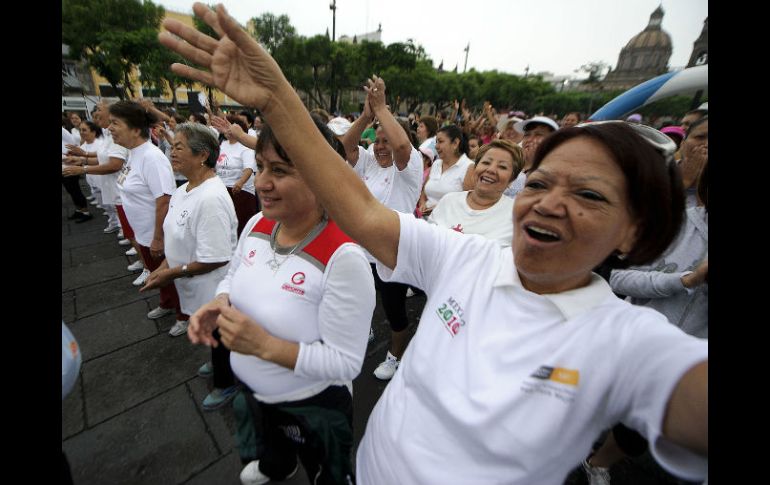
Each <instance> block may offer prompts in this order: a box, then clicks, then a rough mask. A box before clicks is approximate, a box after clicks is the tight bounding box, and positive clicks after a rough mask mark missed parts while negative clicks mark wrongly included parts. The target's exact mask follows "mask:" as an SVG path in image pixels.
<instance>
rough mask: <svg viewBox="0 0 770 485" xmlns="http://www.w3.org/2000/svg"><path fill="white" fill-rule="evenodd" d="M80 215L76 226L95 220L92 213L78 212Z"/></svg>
mask: <svg viewBox="0 0 770 485" xmlns="http://www.w3.org/2000/svg"><path fill="white" fill-rule="evenodd" d="M78 214H80V215H79V216H78V217H77V219H75V224H80V223H81V222H86V221H90V220H91V219H93V218H94V216H93V215H91V213H90V212H78Z"/></svg>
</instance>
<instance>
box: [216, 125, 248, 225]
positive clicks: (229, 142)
mask: <svg viewBox="0 0 770 485" xmlns="http://www.w3.org/2000/svg"><path fill="white" fill-rule="evenodd" d="M226 120H227V122H228V123H229V124H230V125H238V128H239V129H240V132H241V133H245V132H246V131H247V130H248V127H247V126H246V123H245V122H244V121H243V120H242V119H241V118H240V117H238V116H237V115H233V114H228V115H227V117H226ZM222 134H223V135H224V136H225V140H224V141H223V142H222V144H221V146H220V147H219V158H218V159H217V167H216V169H217V175H218V176H219V178H221V179H222V181H223V182H224V183H225V187H227V192H228V193H229V194H230V196H231V197H232V199H233V204H234V205H235V214H236V215H237V216H238V234H240V233H241V231H243V228H244V226H245V225H246V222H247V221H248V220H249V219H250V218H251V217H252V216H253V215H254V214H256V213H257V196H256V192H255V189H254V172H255V171H256V165H255V164H254V150H252V149H250V148H249V147H247V146H246V145H243V144H242V143H240V142H238V141H237V140H236V137H235V136H234V135H233V134H232V132H231V131H230V130H225V131H224V132H223V133H222Z"/></svg>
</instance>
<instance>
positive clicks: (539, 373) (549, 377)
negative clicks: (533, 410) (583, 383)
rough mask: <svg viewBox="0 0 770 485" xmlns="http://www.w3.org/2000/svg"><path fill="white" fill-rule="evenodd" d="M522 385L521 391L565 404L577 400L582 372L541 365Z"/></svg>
mask: <svg viewBox="0 0 770 485" xmlns="http://www.w3.org/2000/svg"><path fill="white" fill-rule="evenodd" d="M529 377H531V378H532V379H526V380H525V381H524V382H523V383H522V384H521V391H522V392H525V393H527V394H540V395H543V396H548V397H554V398H556V399H559V400H560V401H563V402H565V403H571V402H572V401H574V400H575V391H576V388H577V386H578V383H579V382H580V371H578V370H575V369H565V368H564V367H552V366H548V365H541V366H540V367H539V368H537V370H535V371H534V372H533V373H532V374H530V376H529Z"/></svg>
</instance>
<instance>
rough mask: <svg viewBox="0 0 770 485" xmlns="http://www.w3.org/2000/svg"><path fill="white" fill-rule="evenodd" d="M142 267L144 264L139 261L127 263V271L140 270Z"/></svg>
mask: <svg viewBox="0 0 770 485" xmlns="http://www.w3.org/2000/svg"><path fill="white" fill-rule="evenodd" d="M143 269H144V265H143V264H142V262H141V261H134V262H133V263H131V264H129V265H128V270H129V271H141V270H143Z"/></svg>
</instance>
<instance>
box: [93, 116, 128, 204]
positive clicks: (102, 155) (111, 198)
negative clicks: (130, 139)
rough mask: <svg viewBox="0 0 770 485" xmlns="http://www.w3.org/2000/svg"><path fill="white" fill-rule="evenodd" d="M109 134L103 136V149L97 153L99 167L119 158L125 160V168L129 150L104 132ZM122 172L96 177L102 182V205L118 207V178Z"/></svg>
mask: <svg viewBox="0 0 770 485" xmlns="http://www.w3.org/2000/svg"><path fill="white" fill-rule="evenodd" d="M104 132H107V134H108V135H104V134H102V138H103V139H104V143H102V146H101V148H100V149H99V150H98V151H97V152H96V158H97V159H98V160H99V165H104V164H106V163H107V162H109V161H110V158H119V159H121V160H123V166H125V164H126V160H127V159H128V149H127V148H126V147H123V146H120V145H118V144H117V143H115V142H113V141H112V134H110V132H109V131H108V130H103V131H102V133H104ZM120 172H121V171H120V170H118V171H117V172H114V173H108V174H105V175H97V176H96V177H97V178H98V179H99V180H100V182H101V189H102V203H104V204H107V205H118V204H120V203H121V201H120V191H119V190H118V177H119V176H120Z"/></svg>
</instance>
